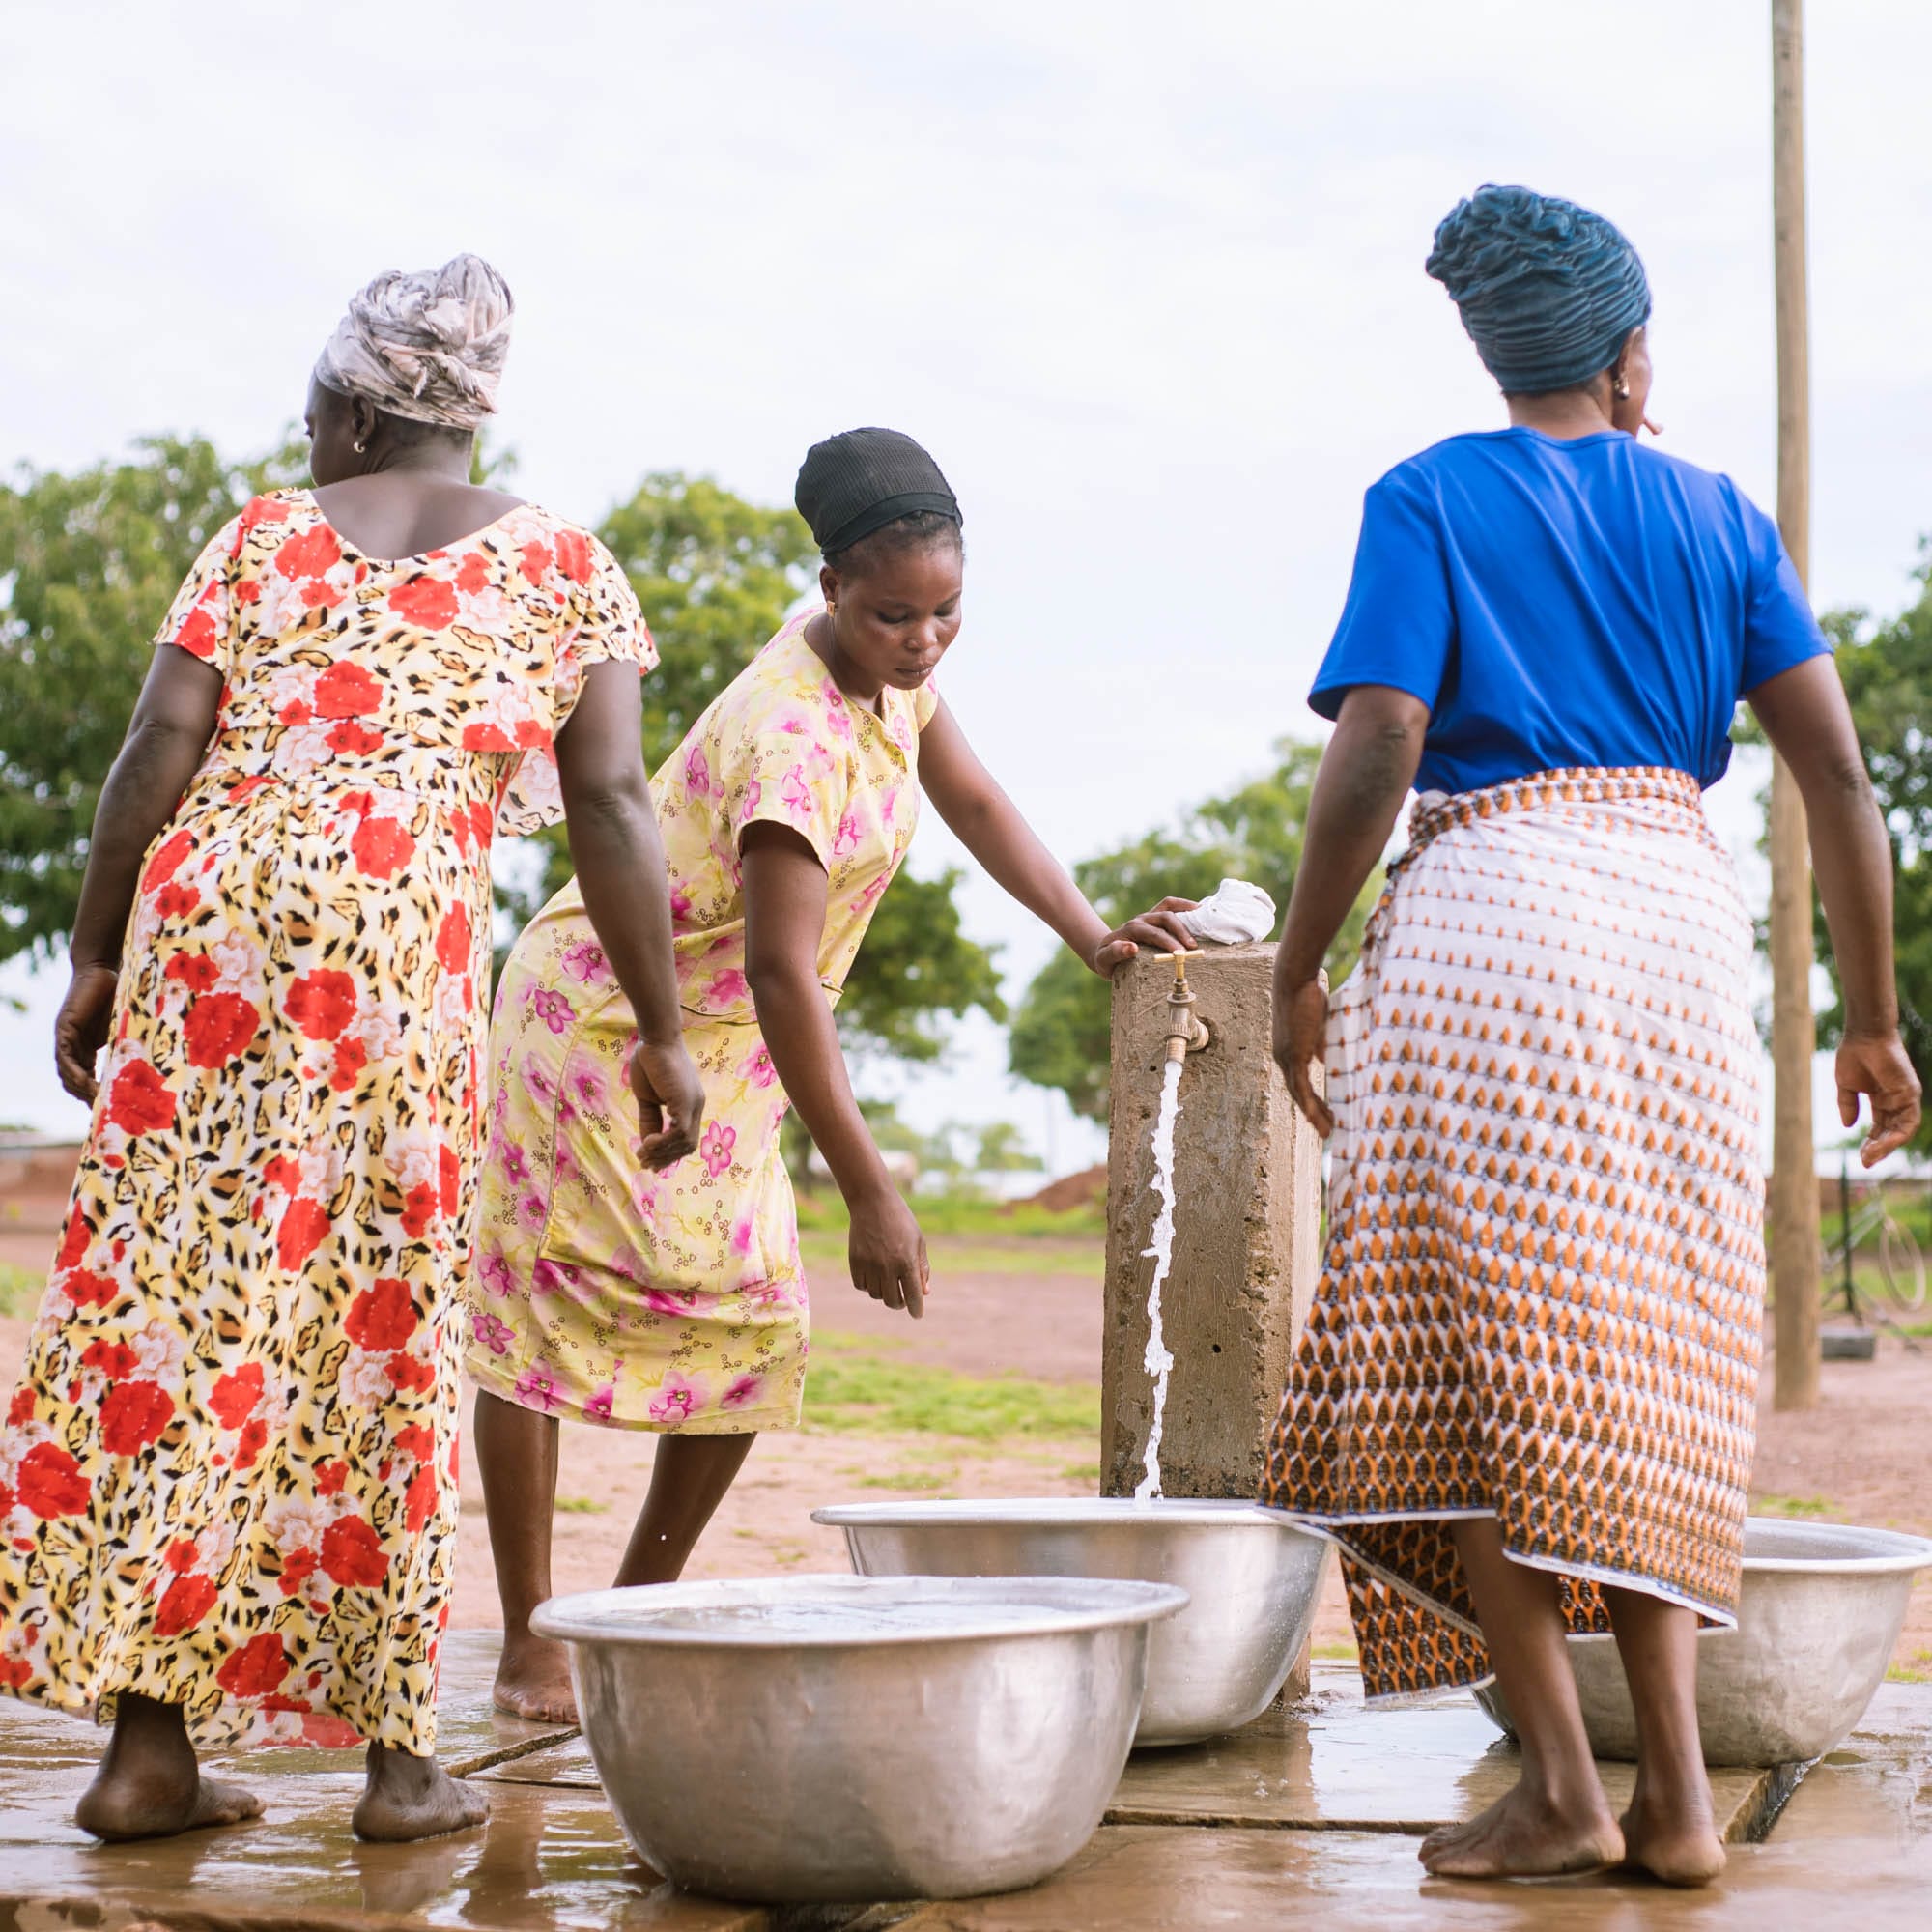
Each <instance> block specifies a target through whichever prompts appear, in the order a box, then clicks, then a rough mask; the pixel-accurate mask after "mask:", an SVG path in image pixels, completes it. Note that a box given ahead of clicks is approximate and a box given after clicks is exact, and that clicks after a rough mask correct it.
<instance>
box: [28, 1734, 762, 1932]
mask: <svg viewBox="0 0 1932 1932" xmlns="http://www.w3.org/2000/svg"><path fill="white" fill-rule="evenodd" d="M258 1781H259V1782H260V1783H262V1784H264V1785H269V1784H272V1790H271V1791H270V1793H269V1796H270V1806H269V1815H268V1817H267V1818H265V1819H264V1820H262V1821H261V1822H260V1823H258V1824H255V1825H251V1826H248V1827H246V1828H243V1829H240V1830H234V1831H222V1832H198V1833H190V1834H188V1835H186V1836H184V1837H180V1838H169V1839H159V1840H156V1841H154V1842H152V1843H147V1844H139V1845H98V1844H96V1843H94V1842H93V1841H92V1840H91V1839H89V1838H88V1837H87V1836H86V1835H85V1834H84V1833H81V1832H79V1831H78V1830H76V1829H75V1828H74V1827H73V1826H72V1825H71V1824H69V1823H67V1822H66V1814H67V1813H68V1812H69V1811H71V1806H72V1804H73V1800H74V1798H75V1797H76V1796H77V1795H78V1794H79V1791H80V1789H81V1786H82V1785H83V1784H84V1783H85V1782H86V1776H84V1775H72V1774H62V1775H61V1776H59V1777H58V1778H57V1779H56V1780H54V1788H51V1789H49V1790H47V1791H46V1793H45V1798H46V1799H48V1800H51V1801H52V1803H51V1804H37V1805H36V1806H35V1807H34V1808H35V1811H36V1813H37V1814H39V1822H40V1824H41V1827H42V1832H43V1837H42V1840H41V1842H39V1843H20V1842H17V1841H16V1842H14V1843H11V1844H6V1845H0V1900H11V1901H16V1902H15V1903H14V1904H13V1905H12V1908H11V1911H12V1916H11V1917H10V1916H9V1907H8V1905H6V1904H4V1903H0V1926H7V1927H9V1928H10V1932H27V1928H29V1927H39V1926H45V1927H54V1926H63V1925H75V1926H81V1925H99V1926H106V1927H114V1926H119V1925H123V1924H127V1923H128V1922H129V1921H133V1922H139V1921H141V1920H148V1921H152V1922H156V1923H158V1924H160V1925H163V1926H166V1927H169V1928H174V1927H186V1926H196V1927H201V1926H207V1927H210V1928H214V1927H225V1926H228V1925H236V1926H240V1925H248V1926H251V1927H262V1928H264V1932H267V1928H278V1927H288V1926H294V1925H298V1924H299V1925H301V1926H303V1927H313V1928H318V1932H320V1928H325V1927H327V1928H335V1927H340V1928H342V1929H343V1932H363V1928H370V1932H374V1928H376V1927H384V1928H387V1927H391V1926H402V1925H423V1924H434V1925H439V1926H448V1927H452V1928H461V1929H462V1932H469V1928H472V1927H473V1928H485V1927H515V1928H517V1932H579V1928H583V1932H590V1929H591V1928H606V1927H608V1928H611V1932H766V1928H767V1927H768V1926H769V1923H770V1916H769V1915H768V1914H766V1913H764V1912H762V1911H758V1910H755V1909H753V1908H749V1907H746V1906H742V1905H727V1904H722V1903H719V1902H716V1901H712V1900H705V1899H696V1898H693V1897H690V1896H689V1895H687V1894H684V1893H681V1892H678V1891H677V1890H675V1889H673V1888H671V1887H670V1886H668V1885H666V1884H665V1883H664V1882H663V1881H662V1880H661V1879H660V1878H659V1877H658V1876H657V1874H656V1873H654V1872H652V1871H650V1870H648V1869H647V1868H645V1867H644V1866H642V1865H640V1864H639V1863H638V1862H637V1861H635V1859H634V1858H633V1857H632V1856H631V1854H630V1851H629V1849H628V1847H627V1846H626V1845H625V1844H624V1841H623V1837H622V1834H621V1833H619V1832H618V1830H617V1826H616V1823H615V1821H614V1820H613V1819H612V1818H611V1813H610V1810H609V1808H608V1807H607V1806H606V1805H605V1804H604V1802H603V1798H602V1794H600V1793H582V1792H565V1791H546V1790H541V1789H538V1788H535V1787H526V1788H524V1789H521V1790H507V1789H506V1790H497V1791H493V1792H492V1794H491V1806H490V1819H489V1822H488V1824H487V1825H485V1826H484V1827H483V1829H482V1830H481V1831H477V1832H466V1833H458V1834H456V1835H455V1836H452V1837H448V1838H440V1839H435V1840H432V1841H430V1842H428V1843H425V1844H420V1845H365V1844H362V1843H359V1842H358V1841H357V1840H356V1839H355V1837H354V1836H353V1835H352V1834H351V1833H350V1830H349V1813H350V1808H351V1806H352V1805H353V1804H355V1797H356V1794H357V1792H358V1791H359V1790H360V1789H361V1784H362V1780H361V1777H360V1776H359V1775H357V1774H355V1773H340V1772H317V1773H311V1774H308V1775H305V1776H288V1777H272V1776H270V1777H264V1778H262V1779H260V1780H258ZM5 1804H6V1800H5V1799H4V1798H0V1807H4V1806H5ZM49 1813H51V1815H49ZM9 1835H10V1836H14V1833H11V1832H10V1833H9Z"/></svg>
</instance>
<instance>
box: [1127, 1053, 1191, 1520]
mask: <svg viewBox="0 0 1932 1932" xmlns="http://www.w3.org/2000/svg"><path fill="white" fill-rule="evenodd" d="M1186 1064H1187V1063H1186V1062H1185V1061H1184V1060H1170V1061H1169V1062H1168V1063H1167V1066H1166V1070H1165V1071H1164V1072H1163V1073H1162V1074H1161V1079H1160V1113H1159V1114H1158V1116H1157V1117H1156V1118H1155V1120H1154V1123H1153V1191H1154V1193H1155V1195H1156V1196H1158V1198H1159V1201H1160V1211H1159V1212H1158V1213H1157V1214H1155V1216H1154V1219H1153V1233H1152V1235H1151V1236H1150V1238H1149V1245H1148V1246H1147V1247H1146V1248H1145V1249H1143V1250H1142V1253H1143V1254H1144V1255H1147V1256H1151V1257H1152V1259H1153V1280H1152V1281H1151V1283H1150V1284H1149V1287H1148V1344H1147V1355H1146V1357H1145V1363H1146V1368H1147V1372H1148V1374H1149V1375H1151V1377H1152V1378H1153V1421H1152V1423H1151V1425H1150V1426H1149V1429H1148V1442H1147V1460H1146V1463H1145V1464H1144V1467H1145V1470H1146V1473H1145V1474H1144V1475H1143V1476H1142V1477H1141V1480H1140V1485H1139V1487H1138V1488H1137V1489H1136V1490H1135V1491H1134V1500H1135V1502H1137V1503H1150V1502H1157V1501H1158V1500H1159V1499H1160V1437H1161V1431H1162V1429H1163V1428H1164V1427H1165V1425H1166V1421H1167V1378H1168V1374H1169V1372H1170V1371H1171V1370H1172V1369H1173V1367H1174V1357H1173V1355H1172V1354H1170V1353H1169V1352H1168V1347H1167V1339H1166V1337H1165V1336H1164V1335H1163V1334H1162V1332H1161V1325H1160V1291H1161V1289H1162V1288H1163V1287H1164V1286H1165V1285H1166V1282H1167V1271H1168V1269H1169V1267H1170V1266H1172V1265H1173V1263H1174V1128H1175V1123H1176V1122H1178V1121H1179V1118H1180V1073H1181V1069H1182V1067H1183V1066H1185V1065H1186Z"/></svg>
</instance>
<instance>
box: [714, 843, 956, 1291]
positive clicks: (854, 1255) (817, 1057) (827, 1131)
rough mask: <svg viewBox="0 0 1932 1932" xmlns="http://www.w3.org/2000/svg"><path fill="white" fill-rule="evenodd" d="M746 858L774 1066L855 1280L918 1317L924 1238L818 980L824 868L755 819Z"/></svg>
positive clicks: (752, 965)
mask: <svg viewBox="0 0 1932 1932" xmlns="http://www.w3.org/2000/svg"><path fill="white" fill-rule="evenodd" d="M741 850H742V852H743V856H744V862H745V977H746V979H747V980H749V981H750V982H751V987H752V1000H753V1005H754V1006H755V1007H756V1009H757V1013H758V1030H759V1032H760V1033H761V1034H763V1036H764V1040H765V1047H766V1050H767V1051H768V1052H769V1053H770V1054H771V1056H772V1065H774V1066H775V1067H777V1069H778V1075H779V1078H780V1080H781V1081H782V1082H783V1084H784V1090H785V1092H786V1094H789V1095H790V1096H791V1103H792V1105H793V1106H794V1107H796V1108H797V1109H798V1115H799V1119H800V1120H802V1121H803V1122H805V1125H806V1131H807V1132H808V1133H810V1136H811V1138H812V1141H813V1143H814V1144H815V1145H816V1146H817V1149H818V1151H819V1152H820V1153H821V1154H823V1155H824V1156H825V1164H826V1166H827V1167H829V1168H830V1169H831V1170H832V1178H833V1179H834V1180H835V1181H837V1182H838V1191H839V1193H840V1194H842V1195H843V1196H844V1197H845V1205H846V1207H847V1208H849V1209H850V1210H851V1217H852V1232H851V1237H850V1254H849V1259H850V1263H851V1268H852V1285H853V1287H855V1288H857V1289H859V1290H861V1291H862V1292H863V1293H867V1294H869V1295H870V1296H871V1297H872V1298H873V1299H874V1300H875V1301H883V1302H884V1303H885V1305H886V1306H887V1307H888V1308H903V1309H905V1311H906V1312H907V1313H908V1314H909V1315H911V1316H913V1317H915V1318H917V1317H918V1316H920V1315H921V1314H922V1313H923V1311H924V1307H925V1293H926V1287H927V1283H928V1280H929V1278H930V1270H929V1269H928V1267H927V1265H926V1259H925V1237H924V1236H923V1235H922V1234H921V1233H920V1231H919V1223H918V1221H917V1220H916V1219H915V1218H914V1216H913V1212H912V1209H911V1208H908V1207H907V1206H906V1204H905V1200H904V1198H903V1197H902V1196H901V1195H900V1193H899V1191H898V1189H897V1188H896V1187H895V1186H894V1184H893V1179H892V1176H891V1175H889V1174H888V1173H887V1172H886V1164H885V1162H884V1161H883V1160H881V1159H880V1158H879V1151H878V1149H877V1147H875V1146H874V1145H873V1142H872V1136H871V1135H870V1134H869V1133H868V1132H867V1128H866V1119H865V1116H864V1115H863V1114H861V1113H860V1111H859V1103H858V1101H857V1100H855V1099H854V1098H853V1096H852V1083H851V1081H850V1079H849V1078H848V1077H847V1074H846V1071H845V1056H844V1054H843V1053H842V1052H841V1051H840V1050H839V1046H838V1028H837V1027H836V1026H835V1025H834V1024H833V1019H832V1007H831V1003H830V1002H829V1001H828V1000H827V999H826V997H825V988H824V987H823V986H822V985H821V984H820V983H819V979H818V948H819V944H820V941H821V939H822V938H823V935H824V932H825V908H826V878H825V868H824V867H822V866H821V865H820V864H819V863H818V860H817V858H816V857H815V856H814V854H813V852H812V850H811V847H810V845H809V844H807V843H806V841H805V840H804V839H803V838H800V837H799V835H798V834H797V833H795V832H792V831H789V830H787V829H786V828H785V827H784V826H782V825H774V824H768V823H765V822H762V821H757V822H753V824H751V825H748V826H747V827H746V828H745V834H744V838H743V839H742V840H741Z"/></svg>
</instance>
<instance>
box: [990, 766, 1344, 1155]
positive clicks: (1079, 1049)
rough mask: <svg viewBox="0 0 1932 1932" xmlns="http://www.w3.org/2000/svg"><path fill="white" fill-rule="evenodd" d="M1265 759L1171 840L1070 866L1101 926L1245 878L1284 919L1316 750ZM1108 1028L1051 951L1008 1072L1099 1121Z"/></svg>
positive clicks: (1018, 1017)
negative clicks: (1257, 774)
mask: <svg viewBox="0 0 1932 1932" xmlns="http://www.w3.org/2000/svg"><path fill="white" fill-rule="evenodd" d="M1274 751H1275V757H1276V759H1277V763H1276V765H1275V767H1274V769H1273V770H1272V771H1270V772H1268V773H1266V774H1264V776H1263V777H1261V778H1258V779H1255V780H1253V781H1251V782H1249V783H1247V784H1244V785H1240V786H1237V787H1236V789H1235V790H1234V791H1232V792H1229V793H1227V794H1226V795H1225V796H1223V797H1219V798H1209V799H1205V800H1203V802H1202V803H1201V804H1199V805H1197V806H1195V807H1193V808H1192V809H1191V810H1189V811H1188V812H1187V813H1186V815H1185V816H1184V818H1183V819H1182V822H1181V824H1180V826H1179V830H1178V831H1174V832H1150V833H1147V834H1146V835H1145V836H1143V837H1142V838H1137V839H1135V840H1134V842H1133V843H1132V844H1130V845H1123V846H1121V847H1120V848H1119V849H1117V850H1115V851H1112V852H1105V853H1102V854H1100V855H1099V856H1098V857H1097V858H1093V859H1088V860H1084V861H1083V862H1082V863H1081V864H1079V865H1078V866H1076V867H1074V868H1073V876H1074V878H1075V879H1076V880H1077V881H1078V882H1079V886H1080V889H1081V891H1082V892H1084V893H1085V894H1086V895H1087V896H1088V897H1089V898H1090V899H1091V900H1093V902H1094V906H1095V907H1096V908H1097V909H1098V911H1099V912H1100V915H1101V917H1102V918H1104V919H1105V920H1106V921H1107V922H1108V923H1110V924H1118V923H1120V922H1121V921H1122V920H1125V919H1129V918H1131V917H1132V916H1133V915H1134V914H1135V913H1139V912H1145V911H1146V910H1147V909H1148V907H1150V906H1151V905H1152V904H1153V903H1154V902H1155V901H1156V900H1157V899H1161V898H1165V897H1167V896H1169V895H1173V896H1176V897H1179V898H1195V899H1198V898H1206V897H1207V896H1208V894H1209V893H1211V892H1212V891H1213V890H1214V888H1215V887H1216V886H1217V885H1219V884H1220V882H1221V880H1222V879H1224V878H1242V879H1250V880H1252V881H1253V882H1254V883H1255V884H1256V885H1258V886H1261V887H1263V888H1264V890H1265V891H1267V892H1268V893H1269V894H1270V895H1272V896H1273V898H1274V901H1275V903H1276V905H1277V906H1280V907H1281V908H1283V909H1284V910H1286V908H1287V905H1288V898H1289V895H1290V893H1291V892H1293V889H1294V874H1295V870H1296V868H1297V867H1299V866H1300V864H1301V848H1302V838H1303V835H1304V830H1305V827H1306V825H1307V820H1308V799H1309V794H1310V792H1311V790H1312V789H1313V787H1314V783H1315V772H1316V767H1317V766H1318V765H1319V764H1320V763H1321V746H1319V745H1313V744H1306V743H1303V742H1301V741H1299V740H1297V739H1293V738H1284V739H1282V740H1280V741H1279V742H1278V743H1277V744H1276V746H1275V748H1274ZM1378 890H1379V882H1378V880H1374V879H1372V880H1371V881H1370V882H1369V884H1368V885H1367V886H1365V887H1364V888H1363V891H1362V895H1361V897H1360V898H1359V899H1358V900H1357V901H1356V904H1355V906H1354V908H1353V910H1352V911H1351V912H1350V915H1349V919H1348V923H1346V924H1345V925H1344V926H1343V928H1342V931H1341V934H1340V935H1339V936H1338V937H1337V939H1336V941H1335V944H1334V946H1333V948H1332V949H1331V950H1330V952H1329V955H1328V973H1329V977H1330V979H1331V980H1335V981H1337V982H1338V983H1339V981H1340V980H1341V979H1342V977H1343V975H1344V974H1346V973H1347V972H1348V971H1349V970H1350V968H1351V967H1352V966H1353V965H1354V963H1355V955H1356V953H1357V952H1359V951H1360V950H1361V943H1362V926H1363V923H1364V922H1365V921H1366V919H1367V917H1368V914H1369V911H1370V909H1371V907H1373V905H1374V904H1375V899H1376V895H1377V893H1378ZM1109 1023H1110V1008H1109V995H1108V989H1107V986H1106V983H1105V981H1103V980H1100V979H1099V978H1098V977H1097V976H1096V975H1094V974H1093V973H1090V972H1089V971H1088V970H1087V969H1086V967H1084V966H1083V965H1081V963H1080V962H1079V961H1078V960H1077V959H1075V958H1074V957H1073V955H1072V954H1071V953H1070V952H1059V953H1057V954H1056V955H1055V956H1054V958H1053V959H1052V960H1051V961H1050V962H1049V963H1048V965H1047V966H1046V967H1045V968H1043V969H1042V971H1041V972H1040V973H1039V975H1038V976H1037V978H1036V979H1035V980H1034V981H1033V983H1032V984H1031V985H1030V986H1029V987H1028V988H1027V990H1026V994H1025V997H1024V998H1023V999H1022V1000H1021V1002H1020V1006H1019V1010H1018V1012H1017V1013H1015V1015H1014V1016H1013V1024H1012V1032H1011V1036H1010V1064H1011V1065H1012V1069H1013V1071H1014V1072H1015V1073H1017V1074H1019V1075H1020V1076H1021V1077H1022V1078H1023V1079H1026V1080H1031V1081H1033V1082H1034V1083H1035V1084H1036V1085H1037V1086H1040V1087H1055V1088H1058V1089H1059V1090H1060V1092H1062V1093H1063V1094H1065V1095H1066V1097H1067V1100H1068V1102H1069V1103H1070V1104H1071V1105H1072V1107H1073V1110H1074V1112H1075V1113H1078V1114H1083V1115H1085V1116H1086V1117H1087V1118H1088V1119H1089V1120H1093V1121H1104V1120H1105V1119H1106V1117H1107V1079H1108V1070H1109V1048H1110V1040H1109Z"/></svg>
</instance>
